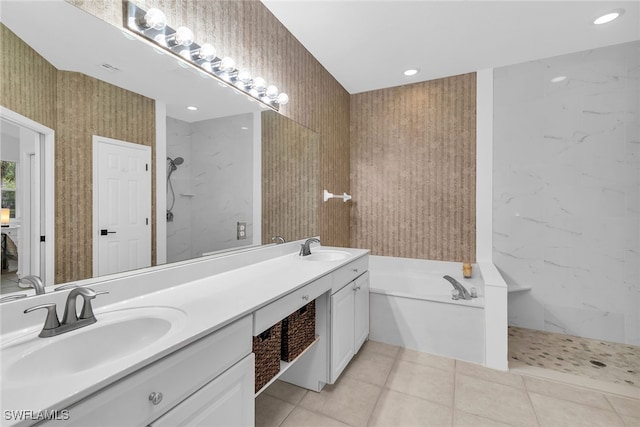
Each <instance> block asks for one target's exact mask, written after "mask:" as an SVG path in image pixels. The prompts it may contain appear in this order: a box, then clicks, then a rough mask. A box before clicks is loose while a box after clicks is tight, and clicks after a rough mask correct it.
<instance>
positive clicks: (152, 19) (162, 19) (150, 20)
mask: <svg viewBox="0 0 640 427" xmlns="http://www.w3.org/2000/svg"><path fill="white" fill-rule="evenodd" d="M142 25H143V26H145V27H147V28H153V29H154V30H162V29H164V27H166V26H167V17H166V16H164V13H162V11H161V10H160V9H156V8H155V7H153V8H151V9H149V10H148V11H147V13H145V14H144V18H142Z"/></svg>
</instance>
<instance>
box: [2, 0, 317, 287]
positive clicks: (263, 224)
mask: <svg viewBox="0 0 640 427" xmlns="http://www.w3.org/2000/svg"><path fill="white" fill-rule="evenodd" d="M0 20H1V21H2V24H3V26H4V28H2V35H3V42H2V52H1V55H2V60H3V61H5V62H7V63H9V62H10V63H11V64H12V65H11V66H3V68H2V73H3V74H2V75H1V76H0V78H2V79H11V80H12V81H14V83H15V84H13V87H11V88H10V89H9V91H10V92H12V93H10V94H8V95H6V96H5V95H3V98H2V99H3V100H4V101H7V100H9V101H10V102H9V101H7V103H9V104H14V105H3V107H4V108H6V109H9V110H15V109H16V108H13V109H12V106H14V107H15V106H16V105H17V106H18V107H19V108H17V109H20V110H21V111H18V113H20V114H22V115H24V116H27V117H29V116H31V117H29V118H30V119H33V120H36V121H38V116H39V117H47V119H44V121H48V123H42V124H43V125H45V126H47V127H49V128H51V129H53V130H54V131H55V156H54V159H53V162H54V163H53V169H54V174H55V186H51V187H52V188H53V187H55V190H54V193H55V210H54V211H53V212H44V211H43V212H42V216H43V217H48V218H53V219H54V220H55V245H54V246H55V249H54V250H53V252H54V254H53V256H52V257H51V258H52V259H53V263H54V268H53V269H52V271H53V270H55V273H53V274H51V276H53V277H46V278H45V281H46V283H47V284H54V283H56V284H59V283H65V282H69V281H75V280H81V279H87V278H90V277H96V276H98V275H102V274H110V273H116V272H122V271H129V270H132V269H136V268H142V267H147V266H151V265H157V264H162V263H171V262H177V261H184V260H188V259H193V258H197V257H201V256H203V255H207V254H211V253H218V252H220V251H225V250H233V249H237V248H246V247H250V246H257V245H263V244H271V243H272V237H273V236H276V235H278V236H283V237H284V238H285V239H287V240H295V239H302V238H305V237H309V236H314V235H317V234H318V218H317V215H318V214H317V212H318V199H319V198H320V188H319V184H318V172H319V171H318V158H319V145H320V136H319V135H318V134H317V133H315V132H313V131H311V130H309V129H307V128H305V127H303V126H301V125H299V124H297V123H295V122H293V121H292V120H290V119H288V118H286V117H284V116H282V115H280V114H278V113H276V112H274V111H271V110H265V109H263V108H261V107H260V106H259V105H258V103H256V102H252V101H250V100H249V99H248V97H246V96H244V95H242V94H239V93H237V92H236V91H233V90H231V89H230V88H227V87H222V86H221V85H220V84H219V83H218V82H216V81H214V80H213V79H211V78H206V76H203V75H200V74H199V73H198V72H197V71H195V70H193V69H190V68H188V67H184V66H183V65H181V64H180V63H179V61H177V60H176V59H175V58H174V57H172V56H170V55H167V54H161V53H160V52H157V51H155V50H154V49H153V48H152V47H150V46H149V45H147V44H146V43H143V42H141V41H139V40H137V39H131V38H130V36H129V37H126V36H125V34H124V33H123V32H122V30H121V29H120V28H116V27H114V26H112V25H110V24H107V23H105V22H103V21H101V20H99V19H97V18H96V17H94V16H92V15H89V14H87V13H85V12H83V11H81V10H80V9H77V8H76V7H74V6H72V5H70V4H68V3H67V2H64V1H54V2H18V1H16V2H3V5H2V15H1V17H0ZM23 45H25V46H26V45H28V46H30V48H31V49H33V50H34V51H35V52H37V53H38V54H39V56H41V58H40V57H38V55H33V54H31V53H30V52H27V53H25V52H26V48H24V47H23ZM11 67H13V68H11ZM21 69H25V70H27V71H25V73H21V72H19V71H20V70H21ZM34 70H37V72H34ZM257 71H259V70H257ZM34 73H35V75H37V76H38V78H36V79H33V78H31V79H30V80H28V81H25V77H24V76H25V75H27V74H29V75H30V76H32V75H34ZM23 74H24V75H23ZM41 76H45V77H41ZM38 80H40V81H38ZM30 91H31V92H30ZM32 92H36V93H32ZM44 92H46V95H42V93H44ZM17 100H21V101H17ZM23 100H24V101H23ZM27 101H28V102H29V103H30V104H31V105H24V102H27ZM292 102H295V100H292ZM40 103H42V105H40ZM188 107H196V108H197V109H195V110H194V109H192V108H188ZM52 109H53V110H54V111H53V112H51V111H50V110H52ZM38 110H40V111H42V114H39V113H35V112H34V113H33V114H31V113H30V112H32V111H38ZM40 121H42V120H40ZM0 126H1V128H2V137H1V141H0V142H1V144H2V146H1V150H0V154H1V155H2V165H3V177H2V179H3V206H2V207H3V208H5V206H4V205H5V198H6V199H7V200H6V204H7V209H9V210H10V212H11V213H13V216H12V217H11V220H10V222H11V227H10V228H11V230H17V231H16V232H14V234H15V236H16V238H13V237H12V235H11V233H10V232H8V231H9V230H8V229H5V228H3V259H4V258H5V255H7V257H6V258H7V259H6V261H7V262H6V263H4V262H3V282H2V292H3V293H6V292H11V291H14V290H16V289H17V288H16V287H15V283H11V282H12V281H13V282H15V279H16V277H15V275H16V273H18V274H21V275H25V274H38V275H44V274H45V272H46V271H47V270H46V268H44V267H38V266H35V267H27V265H29V262H30V258H31V256H30V252H28V251H23V250H21V247H23V241H24V240H25V239H27V235H26V234H25V235H24V236H23V233H25V231H24V230H25V225H26V224H25V222H26V221H25V220H24V219H23V218H22V217H21V215H20V208H19V204H18V207H17V211H16V200H25V197H28V194H29V193H28V191H29V188H30V187H29V185H28V184H27V181H24V182H21V181H18V182H17V184H18V186H16V180H15V178H12V176H13V177H15V176H16V175H15V174H16V172H15V171H16V161H15V159H16V158H19V150H20V149H19V147H20V142H19V138H18V137H17V136H16V135H19V134H20V123H16V122H15V121H12V120H5V121H3V122H2V123H0ZM147 147H148V148H147ZM43 162H44V160H43ZM17 165H18V166H17V169H18V170H23V166H21V165H20V163H19V162H18V163H17ZM5 172H6V173H5ZM145 173H146V175H145ZM12 174H13V175H12ZM5 175H6V176H5ZM43 176H44V175H43ZM5 181H6V185H5ZM9 187H11V188H9ZM44 187H47V186H46V185H44V184H43V188H44ZM5 190H6V191H5ZM24 191H26V192H24ZM5 192H6V194H5ZM22 192H24V193H22ZM5 196H6V197H5ZM11 196H14V197H13V198H12V197H11ZM139 200H143V201H144V203H138V202H139ZM147 201H148V203H147ZM9 205H11V206H9ZM134 217H135V218H134ZM125 222H126V223H127V226H131V227H130V230H133V229H134V228H135V226H137V227H138V228H139V230H141V231H140V232H141V233H142V234H139V235H136V234H135V231H125V230H129V228H126V227H124V224H123V223H125ZM129 223H131V224H129ZM133 223H135V224H133ZM5 231H7V232H6V233H5ZM145 233H146V234H145ZM18 234H19V235H20V238H18V237H17V236H18ZM132 236H134V237H132ZM5 237H6V238H7V239H8V240H7V249H6V250H5V245H4V239H5ZM32 238H35V236H33V237H32ZM119 239H120V241H119ZM99 242H102V243H99ZM113 242H115V243H113ZM131 242H134V243H131ZM135 242H142V244H138V243H135ZM147 243H148V248H147V247H142V248H141V246H144V245H146V244H147ZM100 244H102V245H103V246H104V248H105V249H104V250H102V251H101V249H100ZM34 245H36V246H37V244H36V243H34ZM133 246H135V247H136V249H135V251H133V252H131V247H133ZM113 248H116V249H115V250H114V249H113ZM136 251H137V252H136ZM32 252H33V249H32V250H31V253H32ZM123 254H124V255H125V256H123ZM41 255H42V254H40V255H39V256H41ZM20 257H22V258H23V263H21V262H20V261H19V260H20ZM118 257H119V258H124V261H122V260H118ZM44 259H46V256H42V260H44ZM39 261H41V260H40V259H39ZM42 262H44V261H42ZM101 263H103V264H101ZM5 264H6V266H7V269H6V270H5V269H4V266H5ZM31 264H33V263H31ZM23 265H24V266H23ZM5 273H6V274H5ZM5 278H6V279H7V280H5ZM5 284H6V286H5Z"/></svg>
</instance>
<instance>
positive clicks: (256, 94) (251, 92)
mask: <svg viewBox="0 0 640 427" xmlns="http://www.w3.org/2000/svg"><path fill="white" fill-rule="evenodd" d="M249 95H251V96H253V97H254V98H257V97H259V96H260V92H258V90H257V89H256V88H253V89H251V90H250V91H249Z"/></svg>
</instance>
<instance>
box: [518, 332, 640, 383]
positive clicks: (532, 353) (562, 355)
mask: <svg viewBox="0 0 640 427" xmlns="http://www.w3.org/2000/svg"><path fill="white" fill-rule="evenodd" d="M509 360H510V361H514V362H515V361H517V362H520V363H524V364H526V365H529V366H535V367H540V368H544V369H551V370H554V371H559V372H565V373H568V374H574V375H581V376H585V377H589V378H593V379H596V380H600V381H607V382H612V383H618V384H626V385H631V386H634V387H638V388H640V347H636V346H633V345H628V344H619V343H613V342H607V341H601V340H594V339H589V338H581V337H574V336H571V335H564V334H558V333H553V332H544V331H537V330H533V329H525V328H518V327H514V326H509Z"/></svg>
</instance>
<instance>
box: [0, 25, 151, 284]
mask: <svg viewBox="0 0 640 427" xmlns="http://www.w3.org/2000/svg"><path fill="white" fill-rule="evenodd" d="M0 30H1V31H2V33H1V35H2V44H1V48H2V50H1V52H0V59H1V61H0V64H1V65H0V82H2V87H1V88H2V91H1V92H0V104H1V105H3V106H4V107H6V108H9V109H10V110H13V111H15V112H17V113H19V114H22V115H23V116H26V117H29V118H30V119H32V120H35V121H37V122H39V123H42V124H44V125H46V126H48V127H50V128H52V129H53V130H54V131H55V132H56V148H55V179H56V182H55V204H56V206H55V215H56V230H55V235H56V236H55V237H56V241H55V263H56V265H55V283H63V282H68V281H72V280H81V279H86V278H89V277H92V270H93V259H92V248H93V239H92V232H91V230H92V223H93V210H92V205H93V196H92V180H93V175H92V173H93V172H92V162H93V154H92V153H93V148H92V137H93V135H100V136H104V137H107V138H114V139H120V140H124V141H128V142H133V143H137V144H143V145H148V146H151V147H152V157H153V158H155V147H154V145H155V102H154V101H153V100H151V99H149V98H146V97H143V96H141V95H137V94H135V93H133V92H129V91H127V90H124V89H121V88H118V87H116V86H113V85H110V84H107V83H105V82H102V81H100V80H96V79H94V78H91V77H87V76H85V75H83V74H80V73H73V72H68V71H59V70H57V69H56V68H55V67H53V66H52V65H51V64H50V63H49V62H47V61H46V60H45V59H44V58H42V57H41V56H40V55H38V54H37V53H36V52H35V51H34V50H33V49H31V48H30V47H29V46H28V45H27V44H25V43H24V42H23V41H22V40H20V38H18V37H17V36H16V35H15V34H13V33H12V32H11V31H10V30H9V29H8V28H6V27H5V26H4V25H0ZM153 165H154V163H153V160H152V174H153V173H155V172H154V170H153V168H154V167H153ZM154 188H155V182H153V183H152V209H153V210H155V208H154V206H155V189H154ZM154 223H155V220H153V219H152V230H153V232H152V246H151V247H152V263H154V264H155V247H156V245H155V226H154Z"/></svg>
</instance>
